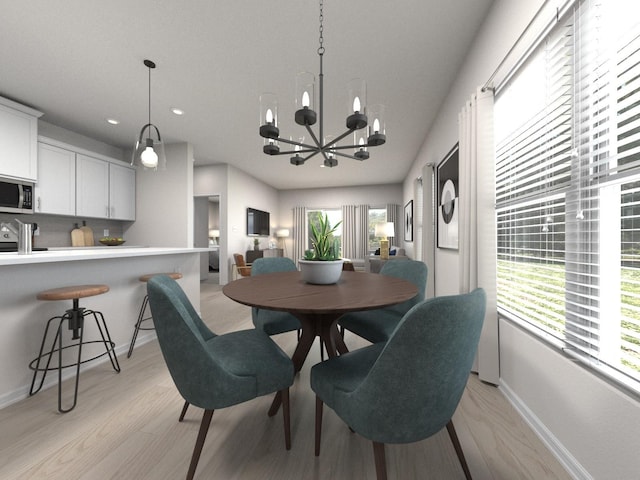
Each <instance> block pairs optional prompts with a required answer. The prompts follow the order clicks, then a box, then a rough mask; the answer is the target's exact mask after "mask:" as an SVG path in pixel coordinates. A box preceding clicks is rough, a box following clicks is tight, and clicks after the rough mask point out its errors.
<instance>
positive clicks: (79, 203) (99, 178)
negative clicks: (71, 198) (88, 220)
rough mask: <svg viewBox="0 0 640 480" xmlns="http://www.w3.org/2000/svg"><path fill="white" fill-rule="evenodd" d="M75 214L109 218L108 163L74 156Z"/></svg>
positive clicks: (85, 156)
mask: <svg viewBox="0 0 640 480" xmlns="http://www.w3.org/2000/svg"><path fill="white" fill-rule="evenodd" d="M76 215H77V216H79V217H95V218H109V163H107V162H104V161H102V160H99V159H97V158H93V157H89V156H87V155H80V154H78V155H77V156H76Z"/></svg>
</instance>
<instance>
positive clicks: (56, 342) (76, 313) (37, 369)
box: [29, 299, 120, 413]
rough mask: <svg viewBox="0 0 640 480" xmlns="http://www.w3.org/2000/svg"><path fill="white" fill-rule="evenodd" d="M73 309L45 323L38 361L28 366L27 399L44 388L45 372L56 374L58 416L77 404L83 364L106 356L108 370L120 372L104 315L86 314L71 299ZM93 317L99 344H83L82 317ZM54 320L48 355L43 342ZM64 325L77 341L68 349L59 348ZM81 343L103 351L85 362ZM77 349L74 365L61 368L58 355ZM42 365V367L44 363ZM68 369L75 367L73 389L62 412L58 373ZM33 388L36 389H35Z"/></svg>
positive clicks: (67, 346) (93, 312) (94, 341)
mask: <svg viewBox="0 0 640 480" xmlns="http://www.w3.org/2000/svg"><path fill="white" fill-rule="evenodd" d="M73 303H74V308H72V309H69V310H67V311H66V312H65V314H64V315H62V316H57V317H52V318H50V319H49V321H48V322H47V327H46V329H45V333H44V336H43V337H42V343H41V345H40V351H39V353H38V357H37V358H36V359H34V360H33V361H32V362H31V363H30V364H29V368H31V369H32V370H34V372H33V378H32V380H31V388H30V389H29V395H35V394H36V393H38V392H39V391H40V390H41V389H42V386H43V384H44V380H45V378H46V376H47V372H48V371H49V370H57V371H58V411H59V412H60V413H67V412H70V411H71V410H73V409H74V408H75V406H76V404H77V402H78V386H79V383H80V367H81V365H82V364H83V363H87V362H90V361H92V360H95V359H96V358H99V357H101V356H103V355H108V356H109V360H110V362H111V366H112V367H113V369H114V370H115V371H116V372H118V373H119V372H120V364H119V363H118V358H117V356H116V352H115V343H114V342H113V341H112V340H111V335H110V334H109V329H108V328H107V323H106V321H105V319H104V315H103V314H102V312H96V311H93V310H87V309H85V308H78V306H77V301H76V300H75V299H74V302H73ZM87 316H93V319H94V320H95V322H96V326H97V328H98V331H99V333H100V337H101V338H102V339H101V340H92V341H89V342H85V341H84V323H85V322H84V321H85V317H87ZM55 320H59V322H58V326H57V329H56V334H55V336H54V338H53V341H52V342H51V348H50V349H49V351H48V352H45V351H44V350H45V345H46V342H47V336H48V333H49V328H50V327H51V324H52V322H54V321H55ZM65 321H66V322H67V323H68V329H69V330H71V331H72V332H73V333H72V337H71V338H72V340H77V342H76V343H72V344H70V345H66V346H63V345H62V332H63V329H62V327H63V324H64V322H65ZM85 343H101V344H103V345H104V347H105V351H104V352H103V353H100V354H98V355H96V356H94V357H92V358H88V359H86V360H83V359H82V347H83V345H84V344H85ZM76 347H77V349H78V355H77V358H76V360H75V362H73V363H70V364H67V365H65V364H64V361H63V358H62V352H63V351H64V350H66V349H69V348H76ZM56 352H57V353H58V355H57V357H58V362H57V365H56V366H53V367H52V366H51V359H52V358H53V356H54V355H55V354H56ZM45 359H46V363H45V364H44V365H42V363H43V362H44V361H45ZM68 367H76V372H75V385H74V387H73V401H72V403H71V405H70V406H68V407H67V408H63V406H62V370H63V369H65V368H68ZM39 373H41V375H40V380H39V381H38V376H39ZM36 384H37V386H36Z"/></svg>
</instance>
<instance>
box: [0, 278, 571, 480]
mask: <svg viewBox="0 0 640 480" xmlns="http://www.w3.org/2000/svg"><path fill="white" fill-rule="evenodd" d="M202 288H203V294H202V301H201V309H202V312H203V317H204V318H205V321H206V322H207V323H208V325H209V326H210V327H211V328H212V329H213V330H214V331H215V332H216V333H225V332H228V331H232V330H238V329H242V328H252V324H251V320H250V311H249V309H248V308H247V307H244V306H241V305H238V304H236V303H234V302H232V301H230V300H229V299H227V298H226V297H224V295H223V294H222V292H221V289H220V287H218V286H217V285H212V284H210V283H209V282H204V283H203V285H202ZM132 328H133V319H132ZM275 340H276V341H277V342H278V343H279V344H280V346H281V347H282V348H283V349H284V350H285V351H286V352H288V353H292V352H293V350H294V348H295V334H294V333H289V334H283V335H280V336H278V337H276V338H275ZM346 341H347V344H348V345H349V346H350V347H351V348H355V347H357V346H358V345H364V344H365V343H364V342H362V341H358V339H357V338H356V337H353V336H348V337H347V338H346ZM319 360H320V358H319V349H318V347H317V345H316V346H315V348H313V349H312V351H311V354H310V357H309V358H308V359H307V362H306V364H305V366H304V368H303V370H302V371H301V372H300V374H299V376H298V377H297V378H296V381H295V384H294V386H293V387H292V389H291V409H292V410H291V414H292V418H291V425H292V442H293V445H292V449H291V450H290V451H288V452H287V451H286V450H285V448H284V434H283V429H282V416H281V415H280V414H278V415H277V416H276V417H273V418H269V417H268V416H267V413H266V412H267V409H268V407H269V405H270V402H271V399H272V397H271V396H267V397H262V398H258V399H255V400H253V401H250V402H247V403H245V404H242V405H238V406H235V407H230V408H226V409H223V410H218V411H216V412H215V413H214V415H213V421H212V423H211V428H210V430H209V434H208V437H207V441H206V443H205V445H204V449H203V452H202V457H201V459H200V463H199V465H198V470H197V471H196V478H197V479H223V480H230V479H243V480H244V479H250V480H254V479H255V480H258V479H260V480H271V479H273V480H276V479H277V480H303V479H305V480H306V479H311V480H353V479H375V469H374V463H373V453H372V448H371V443H370V442H369V441H367V440H365V439H363V438H362V437H360V436H358V435H357V434H351V433H350V432H349V429H348V428H347V427H346V426H345V425H344V424H343V423H342V422H341V421H340V420H339V419H338V417H337V416H336V415H335V414H334V413H333V412H332V411H331V410H330V409H329V408H325V414H324V424H323V441H322V451H321V455H320V457H319V458H316V457H314V454H313V428H314V405H315V397H314V395H313V392H312V391H311V389H310V387H309V368H310V367H311V366H312V365H313V364H314V363H315V362H317V361H319ZM120 363H121V366H122V372H121V373H120V374H115V373H114V372H113V371H112V370H110V368H109V367H108V364H102V365H99V366H97V367H95V368H93V369H91V370H89V371H86V372H83V373H82V376H81V381H80V393H79V400H78V406H77V407H76V408H75V410H73V411H72V412H70V413H67V414H64V415H63V414H59V413H57V411H56V405H57V403H56V401H57V400H56V395H57V391H56V390H57V389H56V388H50V389H48V390H45V391H43V392H40V393H39V394H37V395H35V396H34V397H31V398H28V399H26V400H24V401H21V402H19V403H17V404H14V405H11V406H9V407H7V408H5V409H3V410H0V429H1V434H0V479H3V480H9V479H20V480H26V479H45V478H46V479H64V480H72V479H83V480H102V479H132V480H133V479H135V480H175V479H182V478H184V477H185V475H186V472H187V468H188V465H189V460H190V457H191V452H192V450H193V446H194V443H195V439H196V435H197V431H198V426H199V423H200V418H201V415H202V412H201V410H199V409H197V408H195V407H191V408H190V410H189V412H188V413H187V416H186V418H185V421H184V422H183V423H178V415H179V413H180V409H181V407H182V403H183V400H182V399H181V397H180V396H179V394H178V393H177V391H176V389H175V387H174V385H173V383H172V381H171V377H170V376H169V374H168V372H167V369H166V367H165V365H164V361H163V359H162V356H161V354H160V351H159V348H158V345H157V343H156V342H155V341H154V342H150V343H147V344H146V345H142V346H140V347H138V348H136V350H135V351H134V353H133V355H132V357H131V358H130V359H128V360H127V358H126V356H125V355H124V354H121V355H120ZM453 420H454V424H455V426H456V429H457V431H458V436H459V437H460V441H461V443H462V447H463V449H464V451H465V454H466V457H467V461H468V463H469V467H470V469H471V472H472V474H473V476H474V478H475V479H476V480H483V479H487V480H502V479H504V480H515V479H532V480H533V479H535V480H539V479H558V480H565V479H570V476H569V475H568V474H567V473H566V472H565V471H564V470H563V468H562V467H561V465H560V464H559V463H558V461H557V460H556V459H555V457H553V455H552V454H551V453H550V452H549V451H548V450H547V449H546V448H545V447H544V445H543V444H542V443H541V442H540V440H539V439H538V438H537V437H536V436H535V434H534V433H533V432H532V431H531V430H530V429H529V428H528V426H527V425H526V424H525V423H524V421H523V420H522V419H521V418H520V417H519V416H518V414H517V413H516V412H515V411H514V410H513V408H512V407H511V406H510V404H509V403H508V402H507V400H506V399H505V398H504V397H503V395H502V394H501V393H500V391H499V389H497V388H495V387H493V386H489V385H486V384H483V383H482V382H480V381H479V380H478V379H477V377H476V376H474V375H471V376H470V378H469V383H468V386H467V389H466V391H465V394H464V396H463V399H462V402H461V404H460V406H459V408H458V410H457V411H456V413H455V415H454V419H453ZM387 463H388V473H389V479H390V480H393V479H398V480H400V479H443V480H444V479H446V480H450V479H453V480H455V479H463V478H464V474H463V473H462V469H461V467H460V465H459V463H458V461H457V458H456V455H455V452H454V450H453V447H452V445H451V443H450V441H449V437H448V435H447V433H446V430H443V431H442V432H440V433H438V434H436V435H435V436H433V437H431V438H430V439H427V440H424V441H422V442H417V443H414V444H408V445H389V446H387Z"/></svg>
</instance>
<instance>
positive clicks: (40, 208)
mask: <svg viewBox="0 0 640 480" xmlns="http://www.w3.org/2000/svg"><path fill="white" fill-rule="evenodd" d="M40 200H41V198H40V197H38V211H41V210H42V203H41V202H40Z"/></svg>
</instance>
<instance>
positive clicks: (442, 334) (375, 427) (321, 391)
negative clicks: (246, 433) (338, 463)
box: [311, 288, 486, 480]
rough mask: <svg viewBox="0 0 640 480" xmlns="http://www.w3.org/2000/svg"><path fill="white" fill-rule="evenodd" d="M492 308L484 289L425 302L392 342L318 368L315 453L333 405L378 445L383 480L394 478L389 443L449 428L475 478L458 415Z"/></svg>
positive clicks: (315, 379)
mask: <svg viewBox="0 0 640 480" xmlns="http://www.w3.org/2000/svg"><path fill="white" fill-rule="evenodd" d="M485 308H486V296H485V292H484V290H483V289H481V288H479V289H476V290H474V291H473V292H471V293H468V294H463V295H452V296H446V297H436V298H432V299H430V300H425V301H423V302H422V303H420V304H418V305H416V306H414V307H413V308H412V309H411V310H409V312H408V313H407V314H406V315H405V316H404V317H403V318H402V320H401V321H400V323H399V324H398V325H397V327H396V329H395V330H394V331H393V333H392V334H391V337H390V338H389V340H388V342H384V343H377V344H374V345H370V346H367V347H364V348H361V349H359V350H354V351H352V352H349V353H346V354H344V355H341V356H339V357H335V358H330V359H329V360H327V361H325V362H321V363H319V364H317V365H314V366H313V368H312V369H311V388H312V389H313V391H314V392H315V393H316V434H315V454H316V456H318V455H319V454H320V440H321V431H322V410H323V405H324V404H325V403H326V404H327V405H328V406H329V407H330V408H332V409H333V410H334V411H335V412H336V414H337V415H338V416H339V417H340V418H341V419H342V420H344V422H345V423H346V424H347V425H348V426H349V427H350V428H351V429H352V430H353V431H355V432H356V433H358V434H360V435H362V436H363V437H365V438H367V439H369V440H371V441H372V442H373V452H374V459H375V465H376V475H377V478H378V480H386V478H387V473H386V460H385V452H384V444H385V443H411V442H417V441H420V440H423V439H425V438H428V437H430V436H431V435H434V434H435V433H437V432H439V431H440V430H442V428H444V427H445V426H446V427H447V431H448V432H449V436H450V438H451V441H452V443H453V446H454V448H455V451H456V453H457V455H458V459H459V460H460V464H461V465H462V469H463V471H464V473H465V476H466V478H467V479H468V480H470V479H471V473H470V471H469V467H468V466H467V462H466V460H465V458H464V453H463V452H462V447H461V445H460V442H459V440H458V436H457V434H456V431H455V428H454V426H453V422H452V420H451V418H452V416H453V413H454V412H455V410H456V408H457V406H458V403H459V402H460V398H461V397H462V394H463V392H464V388H465V386H466V384H467V380H468V377H469V371H470V369H471V365H472V363H473V359H474V357H475V353H476V350H477V347H478V342H479V339H480V331H481V329H482V324H483V321H484V314H485Z"/></svg>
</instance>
